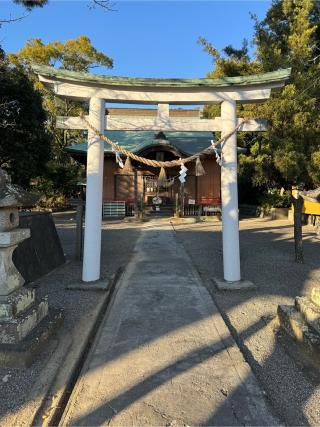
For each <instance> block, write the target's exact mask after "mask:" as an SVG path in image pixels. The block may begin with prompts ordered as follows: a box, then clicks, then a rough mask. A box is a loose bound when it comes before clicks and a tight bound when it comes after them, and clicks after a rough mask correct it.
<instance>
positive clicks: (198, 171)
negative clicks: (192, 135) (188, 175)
mask: <svg viewBox="0 0 320 427" xmlns="http://www.w3.org/2000/svg"><path fill="white" fill-rule="evenodd" d="M205 174H206V171H205V170H204V167H203V166H202V163H201V160H200V157H197V160H196V176H201V175H205Z"/></svg>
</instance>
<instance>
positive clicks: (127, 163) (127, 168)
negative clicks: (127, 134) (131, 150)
mask: <svg viewBox="0 0 320 427" xmlns="http://www.w3.org/2000/svg"><path fill="white" fill-rule="evenodd" d="M122 171H123V172H127V173H133V168H132V164H131V160H130V157H127V158H126V161H125V164H124V167H123V169H122Z"/></svg>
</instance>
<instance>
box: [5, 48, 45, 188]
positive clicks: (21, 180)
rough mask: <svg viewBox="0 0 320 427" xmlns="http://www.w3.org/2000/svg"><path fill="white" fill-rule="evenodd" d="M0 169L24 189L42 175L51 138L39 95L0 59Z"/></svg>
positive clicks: (21, 71) (23, 76)
mask: <svg viewBox="0 0 320 427" xmlns="http://www.w3.org/2000/svg"><path fill="white" fill-rule="evenodd" d="M0 88H1V89H0V105H1V108H0V141H1V143H0V166H1V167H3V168H4V169H6V170H7V171H8V173H9V174H10V175H11V176H12V179H13V181H14V182H16V183H18V184H20V185H22V186H24V187H27V186H28V185H29V183H30V179H31V178H34V177H36V176H38V175H39V174H42V173H43V172H44V168H45V164H46V162H47V161H48V160H49V157H50V139H51V138H50V134H49V132H48V130H47V129H46V127H45V122H46V118H47V116H46V113H45V111H44V109H43V107H42V99H41V95H40V94H39V93H38V92H37V91H36V90H35V89H34V87H33V85H32V83H31V82H30V80H29V79H28V77H27V75H26V74H25V73H24V71H23V70H22V69H21V68H18V67H12V66H10V65H9V63H8V61H7V59H6V58H5V55H4V53H3V51H1V55H0Z"/></svg>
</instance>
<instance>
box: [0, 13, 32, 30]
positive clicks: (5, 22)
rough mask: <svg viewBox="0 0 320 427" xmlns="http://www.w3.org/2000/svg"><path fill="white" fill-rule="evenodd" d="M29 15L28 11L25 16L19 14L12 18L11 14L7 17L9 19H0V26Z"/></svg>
mask: <svg viewBox="0 0 320 427" xmlns="http://www.w3.org/2000/svg"><path fill="white" fill-rule="evenodd" d="M28 15H30V14H29V13H27V14H25V15H23V16H18V17H17V18H12V16H11V15H10V16H9V18H7V19H0V27H1V25H3V24H10V23H11V22H17V21H21V20H22V19H24V18H26V17H27V16H28Z"/></svg>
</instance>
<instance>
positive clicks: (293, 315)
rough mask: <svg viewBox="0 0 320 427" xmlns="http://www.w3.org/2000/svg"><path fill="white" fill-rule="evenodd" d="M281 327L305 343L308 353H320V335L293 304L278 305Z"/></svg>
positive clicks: (295, 338)
mask: <svg viewBox="0 0 320 427" xmlns="http://www.w3.org/2000/svg"><path fill="white" fill-rule="evenodd" d="M278 320H279V325H280V328H281V329H282V330H283V331H284V332H286V333H287V334H289V335H290V336H291V337H292V338H293V339H294V340H296V341H298V342H299V343H300V344H303V347H304V349H305V350H306V351H308V353H313V354H314V353H315V354H317V355H319V353H320V335H318V334H317V333H316V332H315V331H314V330H313V329H312V328H311V327H310V326H309V325H308V324H307V323H306V322H305V320H304V318H303V316H302V314H301V313H300V312H299V311H298V310H297V309H296V307H295V306H293V305H279V306H278Z"/></svg>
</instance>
